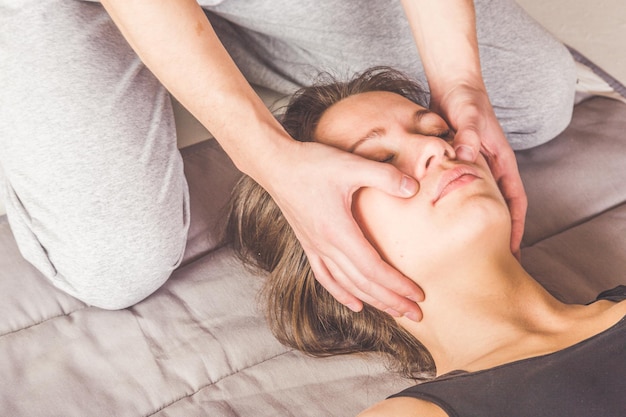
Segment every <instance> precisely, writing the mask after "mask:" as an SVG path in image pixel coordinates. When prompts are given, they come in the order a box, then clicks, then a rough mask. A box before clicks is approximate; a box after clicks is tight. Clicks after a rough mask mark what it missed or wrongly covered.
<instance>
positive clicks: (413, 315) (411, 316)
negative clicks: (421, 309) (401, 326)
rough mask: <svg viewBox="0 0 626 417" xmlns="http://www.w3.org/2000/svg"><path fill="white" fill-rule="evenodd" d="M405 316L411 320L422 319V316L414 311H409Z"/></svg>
mask: <svg viewBox="0 0 626 417" xmlns="http://www.w3.org/2000/svg"><path fill="white" fill-rule="evenodd" d="M404 317H406V318H407V319H409V320H413V321H420V320H421V318H420V316H419V315H418V314H417V313H415V312H414V311H407V312H406V313H404Z"/></svg>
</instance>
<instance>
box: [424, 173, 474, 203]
mask: <svg viewBox="0 0 626 417" xmlns="http://www.w3.org/2000/svg"><path fill="white" fill-rule="evenodd" d="M477 178H481V176H480V174H479V172H478V171H477V170H476V169H475V168H473V167H471V166H469V165H457V166H455V167H454V168H451V169H448V170H447V171H444V173H443V174H442V175H441V178H440V179H439V183H438V185H437V190H436V191H435V198H434V199H433V204H435V203H436V202H437V201H439V200H440V199H441V198H442V197H444V196H446V195H447V194H448V193H450V192H451V191H454V190H456V189H457V188H460V187H462V186H463V185H465V184H469V183H470V182H472V181H474V180H475V179H477Z"/></svg>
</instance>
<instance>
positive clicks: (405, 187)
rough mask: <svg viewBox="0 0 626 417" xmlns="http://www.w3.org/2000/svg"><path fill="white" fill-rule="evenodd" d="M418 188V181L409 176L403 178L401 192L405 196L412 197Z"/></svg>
mask: <svg viewBox="0 0 626 417" xmlns="http://www.w3.org/2000/svg"><path fill="white" fill-rule="evenodd" d="M418 188H419V187H418V184H417V181H415V180H414V179H413V178H411V177H409V176H408V175H404V176H403V177H402V182H401V183H400V191H402V194H403V195H405V196H407V197H411V196H412V195H414V194H415V193H416V192H417V189H418Z"/></svg>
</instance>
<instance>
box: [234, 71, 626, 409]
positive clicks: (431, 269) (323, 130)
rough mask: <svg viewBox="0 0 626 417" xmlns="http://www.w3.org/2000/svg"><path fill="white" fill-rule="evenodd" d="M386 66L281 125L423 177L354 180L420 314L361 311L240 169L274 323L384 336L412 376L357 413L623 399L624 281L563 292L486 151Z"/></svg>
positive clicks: (366, 341) (292, 342) (366, 346)
mask: <svg viewBox="0 0 626 417" xmlns="http://www.w3.org/2000/svg"><path fill="white" fill-rule="evenodd" d="M422 97H423V93H422V92H421V90H420V87H419V86H418V85H416V84H414V83H413V82H412V81H410V80H409V79H407V78H405V77H404V76H403V75H402V74H400V73H398V72H395V71H393V70H391V69H384V68H376V69H372V70H370V71H368V72H366V73H364V74H363V75H361V76H360V77H358V78H356V79H354V80H353V81H351V82H349V83H337V82H333V83H329V84H326V85H320V86H316V87H309V88H305V89H303V90H302V91H300V92H299V94H298V95H297V96H295V97H294V99H293V100H292V101H291V103H290V104H289V106H288V108H287V110H286V114H285V117H284V121H283V122H284V125H285V128H286V129H287V130H288V131H289V133H290V134H291V135H292V136H293V137H295V138H298V139H299V140H302V141H316V142H321V143H324V144H328V145H331V146H334V147H337V148H340V149H343V150H346V151H349V152H353V153H355V154H358V155H361V156H363V157H365V158H369V159H372V160H376V161H383V162H387V163H390V164H393V165H395V166H396V167H397V168H398V169H400V170H401V171H403V172H405V173H407V174H409V175H412V176H413V177H414V178H416V179H417V180H418V181H419V182H420V185H421V188H420V191H419V192H418V193H417V195H416V196H414V197H413V198H411V199H409V200H405V199H399V198H394V197H390V196H389V195H387V194H385V193H383V192H380V191H378V190H375V189H371V188H365V189H361V190H360V191H358V192H357V193H356V194H355V196H354V200H353V212H354V216H355V219H356V220H357V222H358V223H359V225H360V226H361V228H362V230H363V233H364V234H365V236H366V237H367V238H368V240H369V241H370V242H371V243H372V244H373V245H374V247H375V248H376V249H377V250H378V251H379V253H380V254H381V256H382V257H383V258H384V259H385V260H386V261H387V262H389V263H390V264H392V265H393V266H395V267H396V268H397V269H398V270H399V271H401V272H402V273H404V274H405V275H406V276H408V277H409V278H411V279H413V280H414V281H415V282H416V283H417V284H418V285H420V286H421V288H422V289H423V290H424V292H425V294H426V299H425V301H424V302H422V303H420V307H421V308H422V311H423V314H424V317H423V319H422V321H421V322H414V321H411V320H409V319H406V318H397V319H396V318H393V317H391V316H389V315H387V314H386V313H383V312H381V311H379V310H376V309H374V308H372V307H369V306H368V307H366V308H365V309H364V310H363V311H362V312H360V313H355V312H352V311H351V310H349V309H348V308H346V307H344V306H343V305H341V304H340V303H339V302H337V301H336V300H335V299H334V298H333V297H332V296H330V295H329V294H328V293H327V292H326V291H325V290H324V289H323V288H322V287H321V286H320V285H319V284H318V283H317V281H316V280H315V278H314V276H313V273H312V272H311V268H310V267H309V264H308V262H307V259H306V256H305V254H304V251H303V250H302V248H301V247H300V245H299V243H298V241H297V239H296V237H295V235H294V233H293V232H292V230H291V229H290V228H289V226H288V224H287V222H286V221H285V219H284V218H283V217H282V215H281V213H280V210H279V209H278V207H277V206H276V204H274V202H273V201H272V200H271V198H270V197H269V195H268V194H267V193H266V192H265V191H264V190H263V189H262V188H261V187H260V186H258V185H257V184H255V183H254V182H253V181H252V180H250V179H249V178H247V177H246V178H244V179H242V181H241V182H240V183H239V184H238V186H237V188H236V189H235V192H234V196H233V200H232V210H231V218H230V220H229V233H230V234H231V236H233V237H234V245H235V248H236V249H237V251H238V252H239V253H240V255H241V256H242V257H243V258H244V259H245V260H247V261H248V262H251V263H252V264H254V265H255V266H257V267H258V268H261V269H263V270H266V271H268V272H269V276H268V278H267V281H266V284H265V287H264V296H265V297H266V298H265V301H266V302H267V314H268V319H269V322H270V325H271V327H272V330H273V332H274V334H275V335H276V337H278V339H279V340H280V341H281V342H282V343H284V344H286V345H288V346H291V347H293V348H296V349H299V350H301V351H303V352H306V353H309V354H312V355H316V356H327V355H336V354H347V353H355V352H379V353H383V354H385V355H386V356H387V357H388V358H389V362H390V363H391V365H393V367H394V369H397V370H398V371H399V372H401V373H402V374H404V375H405V376H407V377H409V378H414V379H415V380H418V381H420V382H421V383H419V384H417V385H415V386H413V387H411V388H408V389H406V390H404V391H402V392H400V393H398V394H395V395H393V396H391V397H390V398H388V399H386V400H384V401H382V402H380V403H379V404H376V405H374V406H373V407H371V408H370V409H368V410H366V411H364V412H363V413H362V414H361V415H362V416H368V417H369V416H393V417H402V416H420V417H424V416H426V417H429V416H480V417H486V416H497V417H503V416H507V417H512V416H550V417H559V416H563V417H575V416H588V417H600V416H602V417H609V416H615V417H617V416H624V415H626V319H624V316H625V315H626V301H624V300H626V286H620V287H618V288H615V289H612V290H608V291H606V292H603V293H602V294H600V295H599V296H598V299H597V301H595V302H593V303H591V304H588V305H572V304H563V303H562V302H560V301H558V300H557V299H555V298H554V297H553V296H552V295H550V294H549V293H548V292H546V290H544V288H543V287H542V286H541V285H540V284H538V283H537V281H535V280H534V279H533V278H532V277H531V276H530V275H529V274H528V273H527V272H526V271H525V270H524V269H523V268H522V266H521V265H520V264H519V263H518V261H517V260H516V259H515V257H514V256H513V255H512V254H511V252H510V249H509V248H510V231H511V221H510V218H509V211H508V209H507V205H506V203H505V201H504V199H503V197H502V195H501V194H500V191H499V190H498V186H497V184H496V183H495V181H494V180H493V178H492V176H491V174H490V170H489V167H488V166H487V164H486V162H485V160H484V159H482V157H481V158H480V159H479V160H477V162H476V163H466V162H461V161H458V160H457V159H456V157H455V153H454V150H453V148H452V147H451V146H450V144H449V141H450V139H451V133H450V131H449V129H448V126H447V125H446V123H445V121H444V120H443V119H442V118H441V117H439V116H438V115H437V114H435V113H432V112H429V111H428V110H427V109H425V108H424V107H423V105H422V104H420V103H421V102H422Z"/></svg>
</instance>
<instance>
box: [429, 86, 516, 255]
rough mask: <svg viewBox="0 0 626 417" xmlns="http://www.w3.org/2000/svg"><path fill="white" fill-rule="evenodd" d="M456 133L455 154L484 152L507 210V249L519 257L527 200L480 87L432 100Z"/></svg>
mask: <svg viewBox="0 0 626 417" xmlns="http://www.w3.org/2000/svg"><path fill="white" fill-rule="evenodd" d="M435 106H436V108H434V110H436V111H439V112H441V113H442V114H443V115H444V117H445V118H446V119H447V121H448V123H449V124H450V125H451V126H452V128H453V129H454V131H455V132H456V134H455V137H454V143H453V146H454V148H455V151H456V154H457V157H458V158H459V159H462V160H466V161H474V160H475V159H476V157H477V156H478V154H479V152H480V153H482V154H483V155H484V157H485V158H486V160H487V162H488V163H489V167H490V168H491V171H492V173H493V176H494V178H495V179H496V181H497V182H498V186H499V187H500V190H501V191H502V194H503V195H504V198H505V199H506V201H507V204H508V206H509V210H510V211H511V221H512V229H511V252H512V253H513V254H514V255H515V256H516V257H517V258H518V259H519V258H520V245H521V242H522V235H523V234H524V223H525V219H526V209H527V206H528V200H527V197H526V192H525V191H524V186H523V184H522V179H521V177H520V174H519V170H518V167H517V160H516V159H515V154H514V153H513V149H512V148H511V146H510V145H509V143H508V141H507V140H506V137H505V136H504V132H503V131H502V127H501V126H500V123H498V120H497V119H496V115H495V113H494V111H493V108H492V106H491V103H490V102H489V98H488V96H487V93H486V91H485V90H484V89H480V88H474V87H471V86H464V85H461V86H457V87H455V88H453V89H451V90H450V91H449V92H448V93H447V94H446V95H444V96H443V98H442V99H441V100H440V101H439V102H438V103H436V105H435Z"/></svg>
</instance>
